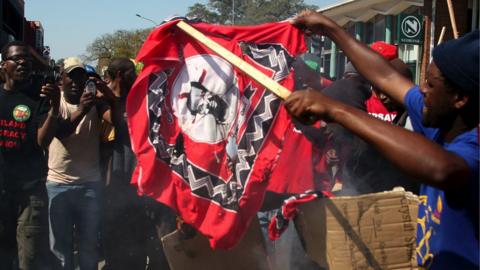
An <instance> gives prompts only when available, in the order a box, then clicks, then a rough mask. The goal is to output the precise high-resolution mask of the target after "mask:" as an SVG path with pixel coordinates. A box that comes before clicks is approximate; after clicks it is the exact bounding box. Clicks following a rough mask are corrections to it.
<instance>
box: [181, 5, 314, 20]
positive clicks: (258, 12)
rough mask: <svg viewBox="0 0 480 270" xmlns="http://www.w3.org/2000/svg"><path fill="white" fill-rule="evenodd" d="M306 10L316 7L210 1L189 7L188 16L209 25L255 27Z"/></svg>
mask: <svg viewBox="0 0 480 270" xmlns="http://www.w3.org/2000/svg"><path fill="white" fill-rule="evenodd" d="M233 2H234V3H233ZM233 4H234V6H233ZM233 8H234V10H235V12H232V11H233ZM306 8H310V9H315V8H316V6H310V5H306V4H305V3H304V1H303V0H236V1H235V0H209V1H208V3H207V4H206V5H204V4H199V3H196V4H195V5H193V6H191V7H189V8H188V13H187V16H188V17H196V18H199V19H201V20H203V21H205V22H208V23H218V24H233V23H234V24H239V25H253V24H259V23H265V22H277V21H282V20H285V19H288V18H290V17H292V16H294V15H295V14H296V13H297V12H299V11H301V10H303V9H306ZM233 16H235V18H233Z"/></svg>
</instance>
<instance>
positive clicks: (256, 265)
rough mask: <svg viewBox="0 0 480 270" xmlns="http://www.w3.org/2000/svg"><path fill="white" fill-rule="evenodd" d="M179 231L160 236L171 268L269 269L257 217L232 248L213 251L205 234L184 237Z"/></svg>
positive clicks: (177, 269) (212, 269)
mask: <svg viewBox="0 0 480 270" xmlns="http://www.w3.org/2000/svg"><path fill="white" fill-rule="evenodd" d="M184 238H185V237H184V235H183V234H182V233H181V232H179V231H177V230H176V231H174V232H172V233H170V234H168V235H166V236H164V237H162V244H163V249H164V251H165V256H166V257H167V261H168V264H169V265H170V269H171V270H192V269H208V270H225V269H229V270H252V269H256V270H257V269H258V270H268V269H270V268H269V267H268V262H267V253H266V250H265V247H264V244H263V236H262V232H261V230H260V226H259V224H258V220H256V219H255V220H253V221H252V223H251V224H250V228H249V229H248V231H247V233H246V235H245V236H244V237H243V239H242V240H241V241H240V243H239V244H238V245H237V246H235V247H234V248H233V249H231V250H212V249H211V248H210V245H209V243H208V240H207V238H206V237H205V236H203V235H202V234H200V233H197V234H196V235H195V236H194V237H193V238H191V239H184Z"/></svg>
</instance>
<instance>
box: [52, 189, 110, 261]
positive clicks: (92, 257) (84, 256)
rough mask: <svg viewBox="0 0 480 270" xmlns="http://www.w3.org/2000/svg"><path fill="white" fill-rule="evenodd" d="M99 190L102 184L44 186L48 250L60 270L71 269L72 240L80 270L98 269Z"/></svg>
mask: <svg viewBox="0 0 480 270" xmlns="http://www.w3.org/2000/svg"><path fill="white" fill-rule="evenodd" d="M101 188H102V183H101V182H88V183H83V184H60V183H55V182H52V181H48V182H47V191H48V197H49V198H48V207H49V212H50V213H49V216H50V249H51V250H52V252H53V254H54V255H55V257H56V258H57V259H58V261H59V264H60V265H61V269H66V270H73V269H74V256H73V254H74V241H75V240H78V243H77V247H78V253H79V255H78V256H79V259H78V264H79V266H80V269H81V270H96V269H97V268H98V247H97V242H98V241H97V240H98V237H97V235H98V234H97V233H98V230H99V225H100V215H101V198H100V197H101V196H100V193H101ZM74 230H75V236H76V237H75V238H74Z"/></svg>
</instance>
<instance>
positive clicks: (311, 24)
mask: <svg viewBox="0 0 480 270" xmlns="http://www.w3.org/2000/svg"><path fill="white" fill-rule="evenodd" d="M293 24H295V25H297V26H298V27H300V28H301V29H304V31H305V32H306V33H307V34H319V35H325V36H328V37H329V38H330V39H332V41H333V42H335V44H337V45H338V46H339V47H340V48H341V49H342V50H343V52H344V53H345V55H346V56H347V57H348V58H349V59H350V61H352V63H353V65H354V66H355V68H356V69H357V71H358V72H359V73H360V74H361V75H362V76H363V77H365V78H366V79H367V80H368V81H370V82H371V83H372V84H373V85H374V86H375V87H376V88H377V89H379V90H380V91H382V92H383V93H385V94H386V95H388V96H389V97H390V98H392V99H394V100H395V101H397V102H398V103H400V104H403V101H404V97H405V95H406V93H407V91H408V90H409V89H410V88H411V87H412V86H413V85H414V83H413V82H412V81H410V80H408V79H406V78H405V77H403V76H402V75H401V74H400V73H398V72H397V71H396V70H395V69H394V68H393V67H392V66H391V65H390V63H389V62H388V61H386V60H385V59H384V58H383V57H382V56H381V55H379V54H378V53H376V52H375V51H373V50H372V49H370V48H368V47H367V46H366V45H365V44H363V43H361V42H359V41H357V40H356V39H355V38H353V37H352V36H351V35H350V34H349V33H348V32H346V31H345V30H344V29H342V28H341V27H340V26H339V25H338V24H336V23H335V22H334V21H332V20H330V19H329V18H327V17H326V16H324V15H322V14H320V13H318V12H314V11H311V10H308V11H304V12H302V13H300V14H299V15H298V16H297V17H296V18H295V19H294V20H293Z"/></svg>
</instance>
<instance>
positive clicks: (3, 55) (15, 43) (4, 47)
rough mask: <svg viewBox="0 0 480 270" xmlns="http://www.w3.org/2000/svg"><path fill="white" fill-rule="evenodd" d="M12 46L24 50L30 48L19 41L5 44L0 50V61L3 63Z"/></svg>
mask: <svg viewBox="0 0 480 270" xmlns="http://www.w3.org/2000/svg"><path fill="white" fill-rule="evenodd" d="M13 46H17V47H26V48H29V47H30V46H29V45H28V44H27V43H25V42H23V41H20V40H14V41H10V42H9V43H7V44H5V46H3V48H2V61H5V60H6V59H7V53H8V50H9V49H10V47H13Z"/></svg>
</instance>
